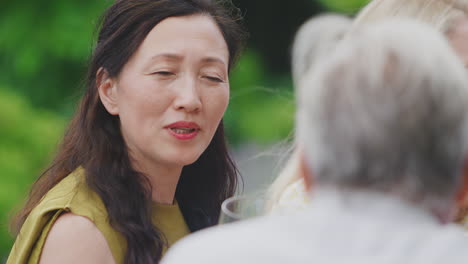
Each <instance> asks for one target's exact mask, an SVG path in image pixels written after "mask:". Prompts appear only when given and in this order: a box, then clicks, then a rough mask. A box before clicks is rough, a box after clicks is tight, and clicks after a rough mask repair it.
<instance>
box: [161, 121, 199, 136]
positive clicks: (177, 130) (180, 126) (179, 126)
mask: <svg viewBox="0 0 468 264" xmlns="http://www.w3.org/2000/svg"><path fill="white" fill-rule="evenodd" d="M165 128H167V130H168V131H169V134H171V135H172V136H174V137H175V138H177V139H179V140H189V139H193V138H195V137H196V136H197V135H198V132H199V131H200V126H199V125H198V124H197V123H195V122H187V121H179V122H175V123H172V124H170V125H168V126H166V127H165Z"/></svg>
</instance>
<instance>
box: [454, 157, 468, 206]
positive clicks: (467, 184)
mask: <svg viewBox="0 0 468 264" xmlns="http://www.w3.org/2000/svg"><path fill="white" fill-rule="evenodd" d="M461 173H462V178H461V182H460V187H459V188H458V193H457V196H456V202H457V207H458V208H459V209H465V208H468V158H467V159H465V163H464V164H463V169H462V171H461Z"/></svg>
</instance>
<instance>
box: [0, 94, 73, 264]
mask: <svg viewBox="0 0 468 264" xmlns="http://www.w3.org/2000/svg"><path fill="white" fill-rule="evenodd" d="M0 124H2V126H1V129H0V146H1V147H0V172H1V175H2V180H1V185H0V211H1V212H2V215H1V218H0V227H1V228H0V256H4V255H5V254H6V253H7V252H8V250H9V249H10V247H11V242H12V241H11V239H10V236H9V235H8V231H7V226H8V220H9V216H10V212H11V210H12V209H13V207H14V206H16V205H17V204H18V202H19V201H23V200H24V198H25V194H26V193H27V189H28V188H29V186H30V184H31V183H32V182H33V181H34V180H35V179H36V177H37V174H38V172H39V170H40V169H41V168H43V167H44V164H46V162H48V161H50V159H51V154H52V152H53V150H54V149H55V147H56V145H57V143H58V140H59V138H60V136H61V135H62V131H63V129H64V126H65V120H64V119H63V118H60V117H59V116H58V115H57V114H55V113H52V112H48V111H39V110H37V109H35V108H33V107H32V106H31V104H30V103H28V102H27V101H26V100H25V99H24V98H23V97H21V96H18V95H17V94H15V93H12V92H11V91H9V90H8V89H6V88H4V87H0ZM0 259H1V258H0Z"/></svg>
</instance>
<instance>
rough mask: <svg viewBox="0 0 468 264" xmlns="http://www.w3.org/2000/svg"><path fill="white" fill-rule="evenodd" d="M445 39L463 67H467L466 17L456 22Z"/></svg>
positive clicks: (467, 20)
mask: <svg viewBox="0 0 468 264" xmlns="http://www.w3.org/2000/svg"><path fill="white" fill-rule="evenodd" d="M447 37H448V39H449V41H450V43H451V44H452V46H453V48H454V49H455V51H456V52H457V54H458V56H459V57H460V58H461V59H462V61H463V63H464V65H465V67H468V17H463V18H461V19H459V20H457V21H456V22H455V24H454V26H453V28H452V29H451V30H450V31H449V32H448V34H447Z"/></svg>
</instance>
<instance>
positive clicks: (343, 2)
mask: <svg viewBox="0 0 468 264" xmlns="http://www.w3.org/2000/svg"><path fill="white" fill-rule="evenodd" d="M369 1H370V0H319V2H321V3H322V4H323V5H324V6H325V7H326V8H328V9H329V10H330V11H335V12H340V13H345V14H350V15H353V14H355V13H357V12H358V11H359V10H360V9H361V8H362V7H363V6H364V5H365V4H366V3H368V2H369Z"/></svg>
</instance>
